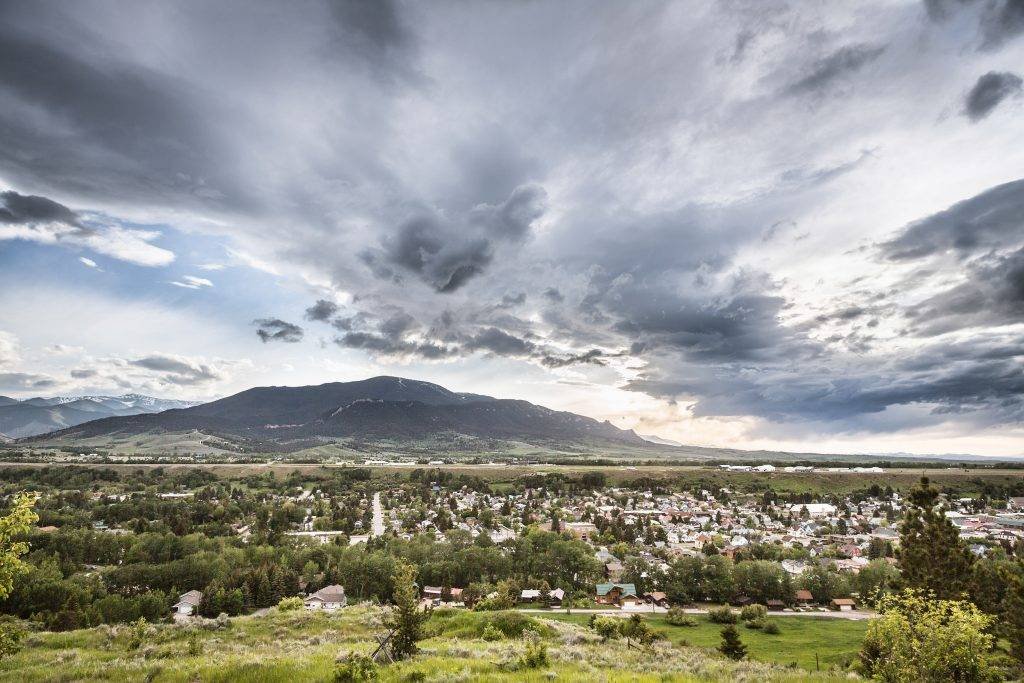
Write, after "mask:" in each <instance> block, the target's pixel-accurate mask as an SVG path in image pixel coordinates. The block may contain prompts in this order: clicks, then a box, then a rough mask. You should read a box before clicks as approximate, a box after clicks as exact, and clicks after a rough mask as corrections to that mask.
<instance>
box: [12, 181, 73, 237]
mask: <svg viewBox="0 0 1024 683" xmlns="http://www.w3.org/2000/svg"><path fill="white" fill-rule="evenodd" d="M0 223H15V224H22V225H31V224H34V223H64V224H66V225H70V226H74V227H77V228H82V224H81V223H80V222H79V219H78V214H76V213H75V212H74V211H72V210H71V209H69V208H68V207H66V206H64V205H63V204H59V203H57V202H55V201H53V200H52V199H47V198H46V197H37V196H35V195H22V194H18V193H17V192H14V191H13V190H8V191H6V192H0Z"/></svg>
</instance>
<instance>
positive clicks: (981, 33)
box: [924, 0, 1024, 51]
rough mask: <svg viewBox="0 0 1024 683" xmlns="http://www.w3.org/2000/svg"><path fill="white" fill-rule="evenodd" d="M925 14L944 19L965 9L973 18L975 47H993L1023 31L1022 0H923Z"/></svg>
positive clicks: (1023, 7)
mask: <svg viewBox="0 0 1024 683" xmlns="http://www.w3.org/2000/svg"><path fill="white" fill-rule="evenodd" d="M924 4H925V8H926V9H927V12H928V17H929V18H930V19H931V20H932V21H935V22H944V21H948V20H950V19H951V18H953V17H954V16H955V15H957V14H960V13H963V12H969V13H971V14H972V16H973V18H974V19H975V20H976V21H977V37H976V44H977V48H978V49H979V50H985V51H991V50H997V49H999V48H1000V47H1002V46H1003V44H1004V43H1006V42H1007V41H1009V40H1013V39H1014V38H1016V37H1018V36H1020V35H1021V34H1022V33H1024V1H1022V0H924Z"/></svg>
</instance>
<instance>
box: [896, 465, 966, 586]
mask: <svg viewBox="0 0 1024 683" xmlns="http://www.w3.org/2000/svg"><path fill="white" fill-rule="evenodd" d="M938 500H939V492H938V490H937V489H935V488H934V487H933V486H931V485H930V484H929V483H928V478H927V477H922V478H921V482H920V484H918V485H917V486H915V487H914V488H913V489H911V490H910V495H909V504H908V505H907V510H906V514H905V516H904V518H903V526H902V528H901V530H900V553H899V567H900V571H901V572H902V575H903V581H904V583H905V584H906V585H907V586H909V587H911V588H921V589H924V590H926V591H931V592H932V593H934V594H935V596H936V597H938V598H942V599H951V598H954V599H955V598H959V597H961V596H962V595H963V594H964V592H965V591H966V590H967V586H968V582H969V580H970V577H971V564H972V563H973V561H974V558H973V556H972V555H971V553H970V550H968V549H967V546H966V545H965V544H964V543H963V541H961V540H960V533H959V532H958V531H957V528H956V527H955V526H953V523H952V522H950V521H949V519H948V518H947V517H946V514H945V508H944V507H942V506H939V505H938Z"/></svg>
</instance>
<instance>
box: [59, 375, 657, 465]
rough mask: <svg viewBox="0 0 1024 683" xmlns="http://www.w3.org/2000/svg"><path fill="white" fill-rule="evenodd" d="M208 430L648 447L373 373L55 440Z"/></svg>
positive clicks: (522, 404)
mask: <svg viewBox="0 0 1024 683" xmlns="http://www.w3.org/2000/svg"><path fill="white" fill-rule="evenodd" d="M190 432H192V433H194V432H198V433H201V434H207V435H210V436H213V437H218V438H220V439H227V440H230V441H234V442H246V443H248V444H256V445H257V446H260V445H262V448H273V449H283V450H297V449H300V448H305V447H308V446H311V445H315V444H317V443H325V442H331V441H338V440H342V439H344V440H373V441H381V440H390V441H410V440H420V439H430V438H435V437H443V438H451V437H459V436H462V437H471V438H475V439H493V440H505V441H520V442H525V443H531V444H550V443H553V442H559V443H587V444H607V445H618V446H625V445H632V446H639V447H644V446H645V445H649V442H647V441H645V440H644V439H642V438H641V437H639V436H637V435H636V434H635V433H634V432H633V431H630V430H622V429H619V428H617V427H615V426H614V425H612V424H611V423H610V422H599V421H598V420H594V419H592V418H589V417H583V416H582V415H576V414H574V413H569V412H560V411H555V410H551V409H549V408H544V407H542V406H538V405H535V404H533V403H529V402H527V401H518V400H508V399H497V398H493V397H490V396H482V395H479V394H465V393H456V392H453V391H449V390H448V389H445V388H444V387H441V386H438V385H436V384H431V383H429V382H421V381H417V380H411V379H403V378H400V377H373V378H371V379H367V380H361V381H355V382H332V383H329V384H320V385H316V386H305V387H257V388H253V389H248V390H246V391H243V392H241V393H238V394H235V395H233V396H228V397H227V398H222V399H219V400H217V401H212V402H210V403H204V404H201V405H196V406H191V407H183V408H177V409H172V410H165V411H163V412H158V413H146V414H133V415H118V416H109V417H103V418H102V419H96V420H92V421H89V422H85V421H82V422H81V423H79V424H76V425H69V427H68V428H66V429H62V430H60V431H58V432H56V433H55V434H52V435H49V436H50V437H55V438H60V439H62V440H74V439H78V438H93V439H94V438H96V437H125V436H131V435H139V434H152V433H164V434H178V433H182V434H183V433H190Z"/></svg>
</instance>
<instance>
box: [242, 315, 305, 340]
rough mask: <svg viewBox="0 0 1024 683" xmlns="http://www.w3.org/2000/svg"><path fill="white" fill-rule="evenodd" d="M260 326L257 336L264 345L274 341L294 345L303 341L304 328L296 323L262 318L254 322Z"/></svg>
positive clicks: (253, 322)
mask: <svg viewBox="0 0 1024 683" xmlns="http://www.w3.org/2000/svg"><path fill="white" fill-rule="evenodd" d="M252 324H253V325H256V326H258V329H257V330H256V336H257V337H259V338H260V341H262V342H263V343H264V344H266V343H267V342H272V341H281V342H288V343H292V344H294V343H295V342H299V341H302V328H301V327H299V326H298V325H295V324H294V323H289V322H285V321H284V320H281V319H280V318H260V319H258V320H253V321H252Z"/></svg>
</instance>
